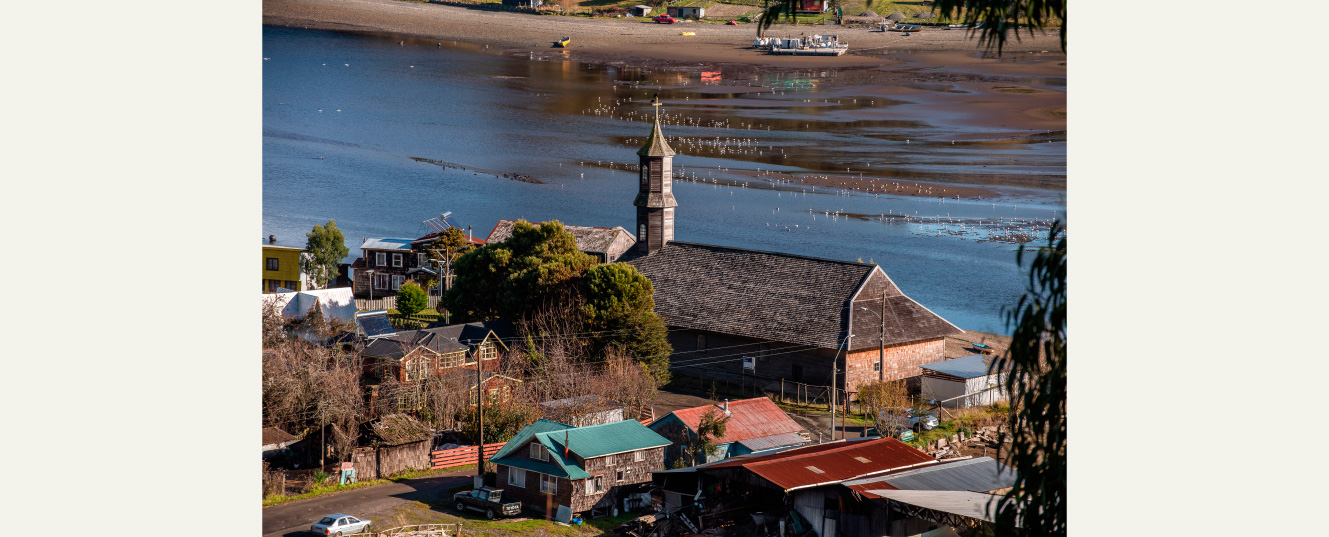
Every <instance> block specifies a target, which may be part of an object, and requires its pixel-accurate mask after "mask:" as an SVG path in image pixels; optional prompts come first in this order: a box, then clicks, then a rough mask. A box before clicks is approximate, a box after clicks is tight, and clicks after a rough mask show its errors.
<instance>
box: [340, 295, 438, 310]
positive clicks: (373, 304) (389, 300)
mask: <svg viewBox="0 0 1329 537" xmlns="http://www.w3.org/2000/svg"><path fill="white" fill-rule="evenodd" d="M387 292H390V291H387ZM427 307H430V308H435V309H437V308H438V297H437V296H432V295H431V296H430V297H429V302H428V306H427ZM391 309H397V295H388V296H384V297H377V298H375V299H373V300H369V299H368V298H357V299H355V311H372V310H391Z"/></svg>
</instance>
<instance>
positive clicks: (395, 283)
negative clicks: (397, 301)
mask: <svg viewBox="0 0 1329 537" xmlns="http://www.w3.org/2000/svg"><path fill="white" fill-rule="evenodd" d="M405 279H406V277H405V276H400V275H396V274H394V275H392V290H393V291H396V290H398V289H401V282H402V281H403V280H405Z"/></svg>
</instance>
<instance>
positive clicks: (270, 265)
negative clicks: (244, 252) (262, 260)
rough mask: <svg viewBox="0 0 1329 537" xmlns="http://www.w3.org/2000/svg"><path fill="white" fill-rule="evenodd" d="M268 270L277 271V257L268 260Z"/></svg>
mask: <svg viewBox="0 0 1329 537" xmlns="http://www.w3.org/2000/svg"><path fill="white" fill-rule="evenodd" d="M268 270H277V258H275V257H269V258H268Z"/></svg>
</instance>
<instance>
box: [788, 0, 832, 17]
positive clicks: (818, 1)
mask: <svg viewBox="0 0 1329 537" xmlns="http://www.w3.org/2000/svg"><path fill="white" fill-rule="evenodd" d="M830 8H831V4H830V2H828V1H827V0H798V3H797V4H795V5H794V13H814V14H815V13H825V12H826V11H827V10H829V9H830Z"/></svg>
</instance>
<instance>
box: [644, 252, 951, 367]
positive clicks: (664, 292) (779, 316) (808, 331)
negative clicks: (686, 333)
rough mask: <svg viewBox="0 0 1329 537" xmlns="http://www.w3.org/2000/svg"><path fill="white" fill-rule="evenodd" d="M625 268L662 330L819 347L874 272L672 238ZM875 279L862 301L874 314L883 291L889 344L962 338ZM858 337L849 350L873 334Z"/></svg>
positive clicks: (871, 340) (839, 326) (835, 343)
mask: <svg viewBox="0 0 1329 537" xmlns="http://www.w3.org/2000/svg"><path fill="white" fill-rule="evenodd" d="M627 263H628V264H631V265H633V266H634V267H636V268H637V270H638V271H640V272H641V273H642V274H644V275H645V276H646V277H647V278H650V280H651V284H652V285H653V286H654V288H655V312H656V313H657V314H659V315H660V316H661V317H663V318H664V321H665V324H666V325H668V326H671V327H678V328H687V329H693V330H705V331H710V332H718V333H722V334H731V335H737V336H743V337H750V338H755V339H765V340H771V341H780V342H785V343H794V344H802V345H812V346H816V347H821V348H825V349H838V348H840V347H841V346H842V345H844V343H845V341H846V339H848V336H849V333H850V332H849V331H848V325H849V322H848V321H849V313H850V308H851V301H853V300H855V298H857V296H856V295H858V294H859V291H860V289H862V288H863V287H864V284H865V283H867V282H868V279H869V278H870V277H872V276H873V273H874V271H879V268H878V267H877V265H872V264H867V263H854V262H850V261H838V260H833V259H822V258H816V257H806V256H800V255H792V254H784V253H779V252H766V251H759V250H747V249H742V248H730V247H726V246H712V245H707V244H696V243H688V242H678V241H671V242H669V243H668V244H666V245H665V246H664V247H663V248H661V249H660V250H658V251H656V252H655V253H653V254H651V255H648V256H643V257H638V258H636V259H632V260H631V261H627ZM877 278H879V279H880V280H881V281H879V282H878V283H877V285H878V286H879V287H880V288H879V289H878V290H875V291H874V294H877V295H878V296H876V297H867V296H865V297H863V298H864V299H873V300H874V302H869V303H867V304H869V305H874V306H873V309H880V305H879V304H880V300H881V298H880V293H881V292H882V291H883V290H884V291H885V296H886V298H887V304H888V305H889V310H888V311H889V312H890V313H892V314H894V315H893V317H892V319H891V321H888V322H887V325H888V328H887V331H886V342H887V344H888V345H889V344H893V343H903V342H907V341H918V340H923V339H929V338H934V337H940V336H944V335H947V334H952V333H962V331H961V330H960V329H959V328H957V327H956V326H955V325H952V324H951V323H949V322H947V321H946V320H945V319H942V318H941V317H939V316H937V315H936V314H934V313H932V312H931V311H928V310H927V308H924V307H923V306H921V305H919V304H918V303H917V302H914V301H913V300H912V299H910V298H909V297H907V296H905V295H904V294H903V293H901V292H900V290H899V289H898V288H896V287H895V285H894V283H892V282H890V279H889V278H887V277H886V276H885V273H884V272H882V273H880V275H879V276H877ZM858 313H859V314H860V315H858V316H856V317H861V316H867V317H872V316H871V315H869V314H867V313H864V312H858ZM896 319H898V322H896V321H895V320H896ZM871 320H872V321H873V325H874V326H876V325H877V324H878V321H877V319H876V318H875V317H872V319H871ZM858 321H861V319H860V320H858ZM856 324H857V323H856ZM861 332H863V331H862V330H860V331H859V332H855V336H856V337H854V338H853V340H854V341H853V342H852V343H851V346H850V349H851V350H857V349H860V348H870V347H873V346H876V345H877V335H878V333H879V332H880V330H879V329H878V330H871V331H870V332H868V333H861Z"/></svg>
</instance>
